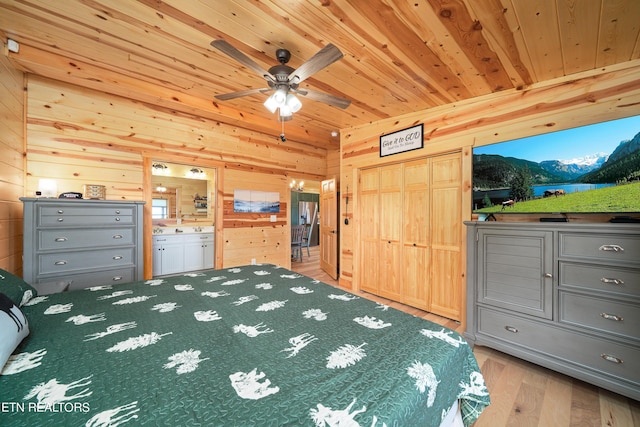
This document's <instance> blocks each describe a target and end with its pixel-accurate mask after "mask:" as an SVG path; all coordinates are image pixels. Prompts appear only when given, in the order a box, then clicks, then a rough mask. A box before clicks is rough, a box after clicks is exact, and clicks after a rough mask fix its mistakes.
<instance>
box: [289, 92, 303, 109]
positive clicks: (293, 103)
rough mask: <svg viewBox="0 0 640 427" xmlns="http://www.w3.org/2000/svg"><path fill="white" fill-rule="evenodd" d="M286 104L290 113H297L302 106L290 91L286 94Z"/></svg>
mask: <svg viewBox="0 0 640 427" xmlns="http://www.w3.org/2000/svg"><path fill="white" fill-rule="evenodd" d="M286 105H287V107H289V108H290V109H291V112H292V113H297V112H298V111H300V108H302V102H300V100H299V99H298V97H297V96H295V95H294V94H292V93H290V94H288V95H287V102H286Z"/></svg>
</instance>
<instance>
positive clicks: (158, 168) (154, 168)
mask: <svg viewBox="0 0 640 427" xmlns="http://www.w3.org/2000/svg"><path fill="white" fill-rule="evenodd" d="M151 174H152V175H169V166H167V165H165V164H164V163H154V164H152V165H151Z"/></svg>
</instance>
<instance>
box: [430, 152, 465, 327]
mask: <svg viewBox="0 0 640 427" xmlns="http://www.w3.org/2000/svg"><path fill="white" fill-rule="evenodd" d="M461 162H462V157H461V154H460V153H455V154H448V155H443V156H436V157H433V158H432V159H431V309H430V310H429V311H431V312H433V313H436V314H439V315H441V316H444V317H448V318H450V319H455V320H460V318H461V315H462V313H461V310H462V287H463V280H462V279H463V278H462V265H461V262H462V229H463V226H462V224H460V218H462V163H461Z"/></svg>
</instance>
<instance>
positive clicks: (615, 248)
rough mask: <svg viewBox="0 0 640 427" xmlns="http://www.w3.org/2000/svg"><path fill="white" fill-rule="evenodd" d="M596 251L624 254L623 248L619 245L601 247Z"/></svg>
mask: <svg viewBox="0 0 640 427" xmlns="http://www.w3.org/2000/svg"><path fill="white" fill-rule="evenodd" d="M598 250H600V251H605V252H624V248H623V247H622V246H619V245H602V246H600V247H599V248H598Z"/></svg>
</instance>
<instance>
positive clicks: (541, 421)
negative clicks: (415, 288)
mask: <svg viewBox="0 0 640 427" xmlns="http://www.w3.org/2000/svg"><path fill="white" fill-rule="evenodd" d="M310 254H311V256H307V251H306V249H304V256H303V260H302V262H298V261H295V262H294V261H292V262H291V269H292V270H293V271H296V272H298V273H300V274H304V275H306V276H309V277H312V278H314V279H317V280H320V281H322V282H325V283H328V284H330V285H333V286H336V287H340V286H339V284H338V281H336V280H333V279H332V278H331V277H330V276H329V275H328V274H326V273H325V272H324V271H322V270H321V269H320V261H319V248H318V246H316V247H312V248H310ZM348 290H349V291H350V289H348ZM362 296H364V297H366V298H369V299H372V300H374V301H378V302H382V303H384V304H387V305H389V306H391V307H394V308H397V309H399V310H402V311H404V312H407V313H410V314H412V315H415V316H420V317H422V318H424V319H427V320H430V321H432V322H434V323H438V324H440V325H443V326H446V327H448V328H450V329H453V330H455V331H457V332H459V333H462V332H463V330H462V326H461V325H460V324H459V323H458V322H454V321H452V320H450V319H446V318H443V317H440V316H436V315H434V314H431V313H427V312H425V311H422V310H418V309H416V308H413V307H409V306H405V305H403V304H400V303H396V302H393V301H389V300H387V299H385V298H380V297H377V296H375V295H371V294H368V293H364V292H363V293H362ZM473 352H474V354H475V355H476V358H477V360H478V364H479V365H480V369H481V371H482V374H483V376H484V378H485V381H486V383H487V388H488V389H489V393H490V395H491V406H489V407H488V408H487V409H486V410H485V411H484V412H483V413H482V415H481V416H480V418H479V419H478V421H476V423H475V424H474V427H487V426H490V427H501V426H514V427H515V426H517V427H522V426H532V427H533V426H538V427H600V426H601V427H640V402H638V401H636V400H632V399H628V398H626V397H623V396H620V395H618V394H615V393H612V392H609V391H607V390H604V389H601V388H598V387H595V386H593V385H590V384H587V383H585V382H583V381H580V380H576V379H573V378H570V377H568V376H566V375H562V374H559V373H557V372H555V371H551V370H549V369H546V368H543V367H540V366H538V365H535V364H532V363H529V362H526V361H524V360H521V359H518V358H515V357H512V356H509V355H507V354H504V353H501V352H499V351H496V350H492V349H490V348H487V347H481V346H476V347H475V348H474V350H473Z"/></svg>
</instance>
